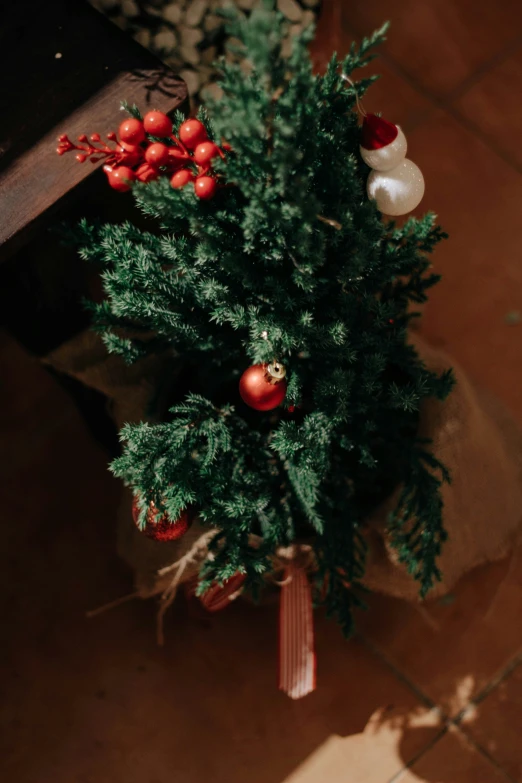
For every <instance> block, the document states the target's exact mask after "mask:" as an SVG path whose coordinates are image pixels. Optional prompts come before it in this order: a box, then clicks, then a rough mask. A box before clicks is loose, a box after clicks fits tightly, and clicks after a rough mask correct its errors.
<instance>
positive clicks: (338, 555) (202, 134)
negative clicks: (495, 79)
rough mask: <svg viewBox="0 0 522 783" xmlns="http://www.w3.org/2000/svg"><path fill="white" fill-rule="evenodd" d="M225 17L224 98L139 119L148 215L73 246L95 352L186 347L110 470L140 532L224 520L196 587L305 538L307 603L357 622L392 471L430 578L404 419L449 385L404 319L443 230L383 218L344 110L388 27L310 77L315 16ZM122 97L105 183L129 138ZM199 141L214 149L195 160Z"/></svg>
mask: <svg viewBox="0 0 522 783" xmlns="http://www.w3.org/2000/svg"><path fill="white" fill-rule="evenodd" d="M228 15H229V25H230V32H231V34H232V35H233V36H234V37H235V39H237V40H238V41H240V42H241V45H239V44H238V45H237V47H236V49H235V53H236V55H237V56H238V57H239V58H240V59H241V62H239V63H238V64H233V63H225V62H224V63H223V64H222V73H223V78H222V81H221V86H222V89H223V97H222V98H220V99H219V100H213V101H209V103H208V106H207V109H206V110H204V111H201V112H200V114H199V122H195V121H192V125H191V126H190V128H188V130H187V124H186V121H185V118H184V117H181V116H178V117H177V118H176V120H175V123H174V128H173V136H174V138H170V137H169V138H164V137H165V135H167V134H166V133H165V129H163V130H161V132H160V133H159V134H158V133H156V134H155V133H154V127H153V123H152V125H151V126H150V128H149V129H147V122H146V123H145V131H147V130H148V132H149V136H148V140H149V142H153V143H154V144H155V145H156V150H155V152H154V153H148V155H149V157H147V154H145V162H144V163H140V169H139V171H140V174H138V177H137V178H138V180H139V179H142V180H150V179H154V177H153V176H150V175H148V174H147V173H146V171H145V169H144V168H143V167H144V166H146V165H147V163H148V164H150V165H151V166H152V170H153V172H156V174H155V176H156V177H157V178H156V179H155V181H152V182H148V184H145V182H139V181H136V182H135V183H133V196H134V197H135V199H136V202H137V204H138V206H139V207H140V208H141V210H142V211H143V212H144V213H145V214H146V215H148V216H149V217H150V218H151V220H150V230H149V231H145V230H142V229H141V228H138V227H136V226H135V225H133V224H132V223H130V222H129V223H125V224H123V225H103V226H91V225H87V224H82V226H81V227H80V244H81V254H82V256H83V257H84V258H87V259H92V260H96V261H98V262H100V263H101V264H102V266H103V272H102V279H103V285H104V289H105V293H106V299H105V300H104V301H103V302H102V303H101V304H99V305H96V306H94V307H93V310H94V316H95V326H96V328H97V329H98V330H99V331H100V332H101V334H102V336H103V339H104V341H105V344H106V346H107V348H108V350H109V351H110V352H112V353H118V354H121V355H122V356H123V357H124V358H125V360H126V361H127V362H133V361H135V360H136V359H138V358H139V357H141V356H144V355H146V354H149V353H151V352H156V351H164V350H165V349H167V350H170V351H172V352H176V354H177V355H178V356H179V357H180V360H182V361H183V384H182V386H183V393H182V394H181V392H180V397H179V399H177V400H174V401H173V407H171V409H170V411H169V413H168V415H167V416H166V417H164V420H163V421H162V422H160V423H155V424H151V423H141V424H129V425H127V426H125V427H124V429H123V430H122V433H121V437H122V441H123V443H124V449H123V453H122V455H121V456H120V457H119V458H118V459H116V460H115V461H114V462H113V464H112V470H113V471H114V473H115V475H116V476H118V477H120V478H121V479H123V480H124V482H125V483H126V484H127V485H129V486H130V487H131V488H132V489H133V492H134V493H135V497H136V504H137V511H136V514H137V518H138V524H139V525H140V527H141V528H143V529H144V528H145V527H146V526H147V527H150V526H151V525H152V527H153V526H154V524H156V523H158V520H160V521H161V523H162V532H163V533H164V528H165V520H166V521H167V522H170V524H171V525H172V527H173V528H176V526H177V525H179V524H180V520H181V530H182V532H184V531H185V530H186V529H187V524H188V523H187V519H189V518H190V517H191V516H195V515H197V517H198V518H199V521H200V523H202V524H204V525H206V526H208V528H209V529H214V528H215V529H216V534H215V536H214V537H213V539H212V542H211V551H212V553H213V556H212V557H211V558H209V559H208V560H207V561H206V562H205V564H204V566H203V569H202V572H201V575H200V579H201V581H200V586H199V590H200V592H203V591H204V590H205V589H207V588H208V586H209V585H210V584H211V583H213V582H217V583H222V582H223V581H225V580H227V579H229V578H230V577H232V576H233V575H237V574H238V572H239V573H240V574H244V575H245V585H246V586H247V587H249V588H251V589H253V590H254V591H255V590H256V589H257V588H259V587H260V586H261V585H262V583H263V580H264V577H265V575H266V574H267V572H269V571H270V570H271V568H272V558H273V556H274V555H275V554H276V553H277V552H278V550H279V549H280V548H281V547H287V546H288V545H290V544H292V543H294V542H306V543H307V544H310V545H311V547H312V551H313V557H314V569H313V577H312V578H313V579H314V581H315V585H316V587H317V590H316V592H315V595H316V600H317V602H318V603H319V604H324V605H325V606H326V608H327V610H328V612H329V613H330V614H332V615H334V616H336V617H337V619H338V620H339V622H340V623H341V625H342V626H343V628H344V630H345V631H346V632H349V631H350V630H351V628H352V609H353V607H354V605H357V604H359V603H360V602H361V592H362V584H363V583H364V570H365V553H366V543H365V520H366V519H367V518H368V516H369V515H370V514H371V513H372V512H373V511H375V509H376V508H377V507H379V506H380V505H381V504H382V503H383V501H385V500H386V499H387V498H389V497H390V495H391V494H392V492H393V491H394V490H396V489H397V488H400V491H399V494H398V501H397V504H396V508H395V510H394V511H393V513H392V515H391V517H390V519H389V529H390V531H391V536H392V542H393V545H394V547H395V548H396V550H397V554H398V558H399V559H400V561H401V562H403V563H405V564H407V567H408V569H409V571H410V573H411V575H412V578H415V579H417V580H418V582H419V590H420V594H421V595H422V596H424V595H426V593H427V592H428V591H429V589H430V587H431V586H432V585H433V583H434V580H437V579H438V578H440V574H439V571H438V569H437V556H438V555H439V552H440V549H441V545H442V543H443V541H444V538H445V532H444V527H443V519H442V502H441V498H440V486H441V482H442V481H444V480H447V479H448V475H447V472H446V471H445V468H444V466H443V465H441V464H440V463H439V462H438V461H437V460H436V459H435V457H434V456H433V454H432V453H431V451H430V444H429V443H428V442H425V441H423V440H421V439H419V437H418V435H417V431H418V421H419V407H420V405H421V403H422V401H423V400H424V399H425V398H427V397H436V398H438V399H444V398H445V396H446V395H447V394H448V392H449V391H450V388H451V385H452V376H451V373H450V372H445V373H443V374H442V375H438V374H435V373H433V372H431V371H429V370H428V369H427V368H426V367H425V365H424V364H423V362H422V360H421V359H420V357H419V356H418V354H417V353H416V351H415V349H414V348H413V347H412V346H410V345H409V344H408V342H407V330H408V326H409V324H410V321H411V320H412V319H414V318H416V317H417V316H418V313H417V312H415V311H414V310H412V309H411V306H412V304H413V305H416V304H418V303H422V302H424V301H425V300H426V292H427V290H428V289H429V288H430V287H431V286H433V285H434V284H435V283H436V282H437V280H438V276H437V275H436V274H433V273H432V272H431V271H430V266H431V265H430V261H429V258H428V254H429V253H430V252H431V251H432V249H433V247H434V245H435V244H436V243H437V242H439V240H440V239H441V238H442V237H443V234H442V232H441V230H440V228H439V227H438V226H437V225H436V222H435V218H434V216H433V215H426V216H425V217H423V218H422V219H414V218H410V219H408V220H407V221H406V222H405V223H404V225H402V226H401V227H398V226H397V225H395V224H394V223H392V222H389V221H387V220H384V219H383V217H382V215H381V213H380V212H379V211H378V209H377V206H376V203H375V202H374V201H373V200H370V199H369V198H368V196H367V194H366V184H365V183H366V179H367V176H368V172H369V169H368V167H367V165H366V164H365V163H364V161H363V160H362V158H361V155H360V153H359V145H360V141H361V131H360V124H359V116H358V114H357V112H356V110H355V109H356V101H357V98H358V97H359V98H360V97H361V96H362V95H363V94H364V92H365V91H366V89H367V88H368V87H369V86H370V84H371V82H372V81H373V78H367V79H363V80H362V81H358V82H357V83H356V84H355V85H354V86H353V87H352V86H350V85H349V84H347V81H346V77H349V76H350V74H352V72H353V71H354V70H356V69H359V68H361V67H362V66H364V65H366V64H367V63H368V62H369V60H370V59H371V58H372V54H371V51H372V49H373V48H374V47H375V45H376V44H378V43H379V42H381V41H382V40H383V37H384V28H383V30H381V31H379V32H377V33H376V34H374V35H373V36H372V37H371V38H369V39H365V40H363V42H362V44H361V45H360V47H359V48H358V49H357V48H356V47H355V46H352V48H351V50H350V53H349V54H348V56H347V57H346V58H345V59H344V60H342V61H338V60H337V58H336V57H335V56H334V57H333V58H332V60H331V62H330V64H329V67H328V69H327V71H326V73H325V74H324V75H323V76H318V75H315V74H314V73H313V72H312V67H311V63H310V59H309V56H308V53H307V44H308V43H309V41H310V40H311V38H312V32H311V31H310V30H307V31H305V32H303V33H302V34H300V35H299V36H298V37H297V38H295V40H294V43H293V49H292V52H291V54H290V55H289V56H288V57H287V58H284V57H283V56H282V54H281V44H282V41H283V37H284V35H283V34H284V30H283V24H284V23H283V19H282V17H281V16H280V15H279V14H277V13H276V12H275V11H274V10H273V8H271V4H270V3H268V5H265V6H264V7H263V8H261V9H258V10H255V11H254V12H253V13H252V14H251V16H250V18H249V19H248V20H246V19H245V18H244V17H243V16H241V15H238V14H236V13H235V12H232V11H231V12H229V14H228ZM130 111H131V114H132V116H133V121H136V120H137V121H138V124H137V125H136V124H135V125H132V123H131V124H130V125H129V126H128V128H129V130H128V133H129V134H130V135H129V136H128V139H127V147H126V148H125V150H124V152H123V153H122V157H121V158H120V163H121V162H123V163H125V162H127V169H126V173H125V172H124V175H121V172H120V176H119V177H117V178H116V184H117V186H118V189H126V188H128V187H129V186H130V184H131V180H134V179H135V174H134V173H132V171H131V168H129V165H130V166H131V167H132V165H133V164H137V162H139V161H138V158H136V157H133V155H134V153H136V154H138V153H139V155H142V154H143V152H142V151H143V147H140V146H139V145H140V144H142V142H143V138H144V134H143V137H142V135H141V133H142V132H141V130H140V127H142V126H141V125H140V123H141V115H140V113H139V111H138V110H137V109H136V108H135V107H133V108H131V110H130ZM156 114H157V113H156ZM156 119H157V118H156ZM160 120H161V118H160ZM183 123H185V125H184V126H183ZM200 123H201V124H200ZM160 124H161V122H160ZM180 126H181V128H180ZM168 131H169V135H170V131H171V128H170V125H169V128H168ZM135 133H138V136H139V138H138V137H137V136H136V137H134V136H135ZM133 134H134V136H133ZM183 139H184V141H183ZM207 139H208V140H209V141H207ZM177 140H179V141H177ZM210 140H212V141H210ZM133 142H134V144H133ZM225 142H226V143H225ZM62 143H67V144H68V143H69V142H68V140H67V142H63V141H62ZM197 143H200V144H203V143H206V144H207V145H208V147H209V149H208V150H207V152H206V153H203V152H201V151H200V152H201V154H200V158H201V161H200V160H198V159H197V156H196V153H195V152H194V147H195V145H196V144H197ZM158 144H159V147H158V146H157V145H158ZM162 144H165V145H166V146H167V147H168V148H169V150H168V151H169V155H170V158H167V156H166V153H165V151H164V150H162V149H160V147H161V145H162ZM149 149H150V148H149ZM216 150H217V152H216ZM136 151H138V153H137V152H136ZM191 151H192V152H191ZM87 154H89V152H88V150H87ZM125 155H126V156H127V157H126V158H125ZM155 155H157V160H156V159H155V158H154V156H155ZM183 156H185V157H183ZM175 158H177V159H179V160H174V159H175ZM182 158H183V160H182V161H181V159H182ZM169 160H170V162H171V163H172V165H171V166H170V168H169V165H170V164H169ZM180 162H182V163H183V165H184V168H183V169H180V168H179V164H180ZM196 163H197V164H198V166H197V167H196ZM155 164H157V165H156V167H155ZM210 166H211V168H210ZM129 171H130V172H131V173H130V174H129ZM144 171H145V174H144V173H143V172H144ZM173 171H175V174H174V177H173V179H172V184H171V181H170V176H171V174H172V172H173ZM166 172H168V173H169V176H168V177H167V176H162V174H163V173H166ZM183 172H184V173H183ZM112 173H113V172H112ZM109 174H111V170H109ZM195 174H199V176H198V180H201V179H205V180H206V185H205V187H206V190H205V189H204V188H202V187H200V191H199V192H198V189H197V187H199V186H196V189H195V188H194V186H193V183H192V182H191V181H192V180H193V179H194V175H195ZM174 178H176V179H174ZM198 180H196V182H197V181H198ZM209 180H210V183H209ZM198 196H199V198H198ZM178 529H179V528H178ZM252 534H255V535H256V536H257V537H258V539H256V540H257V541H258V545H257V546H255V547H254V546H252ZM259 540H260V542H261V543H259Z"/></svg>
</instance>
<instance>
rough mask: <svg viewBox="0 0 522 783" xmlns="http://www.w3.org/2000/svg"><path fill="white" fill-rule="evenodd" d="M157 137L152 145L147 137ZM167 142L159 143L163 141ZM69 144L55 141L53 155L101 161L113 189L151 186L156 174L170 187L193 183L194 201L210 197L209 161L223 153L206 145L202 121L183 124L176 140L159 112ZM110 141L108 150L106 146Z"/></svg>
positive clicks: (213, 178) (212, 178)
mask: <svg viewBox="0 0 522 783" xmlns="http://www.w3.org/2000/svg"><path fill="white" fill-rule="evenodd" d="M150 136H152V137H154V138H156V139H158V138H159V139H163V140H164V141H153V140H151V139H150V138H148V137H150ZM167 141H168V143H165V142H167ZM78 142H79V143H77V144H75V143H74V142H72V141H71V140H70V139H69V137H68V136H67V134H65V133H64V134H62V135H61V136H60V137H59V138H58V147H57V149H56V152H57V153H58V155H63V154H64V153H66V152H70V151H71V150H76V151H77V155H76V160H77V161H78V162H79V163H84V162H85V161H86V160H90V162H91V163H97V162H98V161H100V160H102V159H103V158H105V165H104V166H103V170H104V172H105V173H106V175H107V179H108V181H109V185H110V186H111V188H114V190H118V191H120V192H124V191H126V190H130V189H131V187H132V183H133V182H135V181H136V180H139V181H140V182H152V180H155V179H158V177H160V176H169V177H170V184H171V185H172V187H173V188H183V187H185V185H188V183H189V182H192V183H193V186H194V192H195V194H196V196H197V197H198V198H201V199H210V198H212V197H213V196H214V194H215V192H216V190H217V188H218V183H217V179H216V176H215V175H214V174H213V172H212V161H213V159H214V158H217V157H221V158H223V157H224V153H223V150H221V149H220V148H219V147H218V145H217V144H215V143H214V142H213V141H210V139H209V138H208V135H207V131H206V129H205V126H204V125H203V123H202V122H200V121H199V120H196V119H190V120H185V122H183V123H182V124H181V125H180V128H179V138H178V137H177V136H174V134H173V133H172V121H171V120H170V119H169V118H168V117H167V115H166V114H163V112H161V111H149V112H148V113H147V114H146V115H145V116H144V118H143V120H140V119H137V118H136V117H129V118H128V119H126V120H124V121H123V122H122V123H121V125H120V127H119V129H118V134H116V133H114V132H111V133H108V134H107V141H103V140H102V138H101V136H100V134H99V133H91V135H90V137H87V136H86V134H85V133H84V134H82V135H81V136H79V137H78ZM109 142H111V143H112V144H113V145H114V146H110V144H109Z"/></svg>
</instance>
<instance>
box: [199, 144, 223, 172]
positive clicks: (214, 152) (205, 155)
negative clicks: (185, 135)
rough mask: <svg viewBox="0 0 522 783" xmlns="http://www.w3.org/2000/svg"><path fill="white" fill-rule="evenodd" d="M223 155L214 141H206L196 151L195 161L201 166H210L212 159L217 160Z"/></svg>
mask: <svg viewBox="0 0 522 783" xmlns="http://www.w3.org/2000/svg"><path fill="white" fill-rule="evenodd" d="M220 154H221V150H220V149H219V147H218V145H217V144H214V142H213V141H204V142H203V143H202V144H198V146H197V147H196V149H195V150H194V160H195V161H196V163H198V164H199V165H200V166H208V165H209V163H210V162H211V160H212V158H216V157H217V156H218V155H220Z"/></svg>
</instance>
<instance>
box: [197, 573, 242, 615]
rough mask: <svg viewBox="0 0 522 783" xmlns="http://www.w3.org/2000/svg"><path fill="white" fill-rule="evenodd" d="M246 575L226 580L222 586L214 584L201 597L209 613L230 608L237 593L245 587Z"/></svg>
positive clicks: (236, 575)
mask: <svg viewBox="0 0 522 783" xmlns="http://www.w3.org/2000/svg"><path fill="white" fill-rule="evenodd" d="M245 579H246V574H240V573H239V572H238V573H237V574H234V576H231V577H230V579H225V581H224V582H223V584H222V585H218V584H213V585H211V586H210V587H209V588H208V590H207V591H206V592H205V593H203V595H200V596H199V600H200V601H201V603H202V604H203V606H204V607H205V609H206V610H207V612H219V610H220V609H225V608H226V607H227V606H230V602H231V601H233V600H234V598H236V597H237V593H238V592H239V590H241V588H242V587H243V584H244V581H245Z"/></svg>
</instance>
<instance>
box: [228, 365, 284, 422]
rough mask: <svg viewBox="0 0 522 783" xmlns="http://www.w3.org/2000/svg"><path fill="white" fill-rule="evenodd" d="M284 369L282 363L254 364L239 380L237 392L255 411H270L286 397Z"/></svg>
mask: <svg viewBox="0 0 522 783" xmlns="http://www.w3.org/2000/svg"><path fill="white" fill-rule="evenodd" d="M285 375H286V371H285V368H284V367H283V365H282V364H280V363H279V362H273V363H272V364H254V365H252V367H249V368H248V370H245V372H244V373H243V375H242V376H241V379H240V381H239V393H240V395H241V399H242V400H243V402H246V404H247V405H249V406H250V407H251V408H254V410H256V411H271V410H273V409H274V408H277V406H278V405H281V403H282V402H283V400H284V398H285V397H286V380H285Z"/></svg>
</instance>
